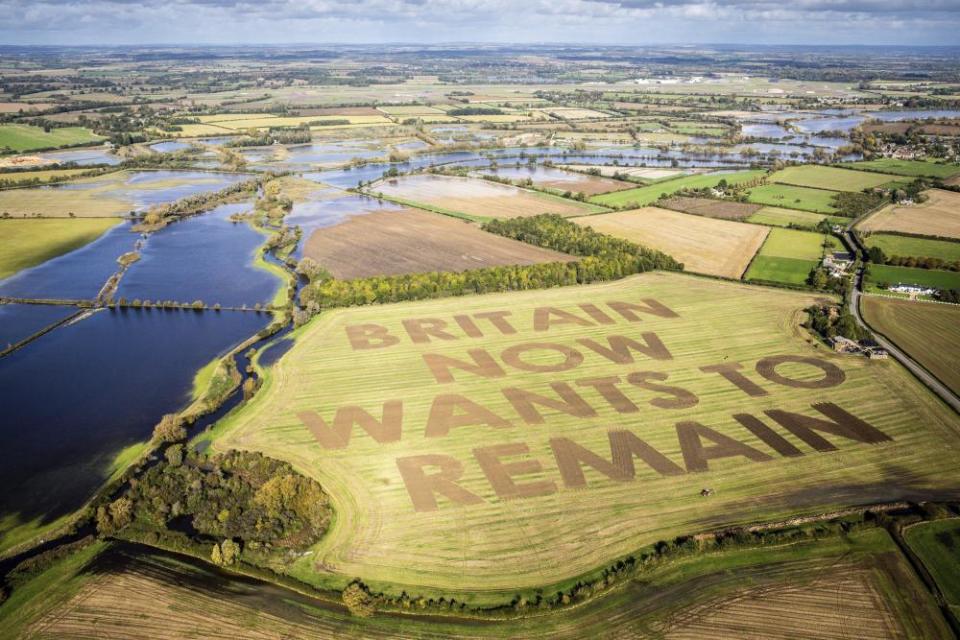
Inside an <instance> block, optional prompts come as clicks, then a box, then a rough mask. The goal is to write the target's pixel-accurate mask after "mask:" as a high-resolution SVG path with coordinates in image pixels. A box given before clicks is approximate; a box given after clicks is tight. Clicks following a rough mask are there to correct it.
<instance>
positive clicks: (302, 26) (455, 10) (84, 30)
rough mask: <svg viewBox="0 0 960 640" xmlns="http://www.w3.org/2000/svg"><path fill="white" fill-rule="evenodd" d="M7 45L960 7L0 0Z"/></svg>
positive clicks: (647, 32) (667, 27)
mask: <svg viewBox="0 0 960 640" xmlns="http://www.w3.org/2000/svg"><path fill="white" fill-rule="evenodd" d="M0 15H2V16H3V19H2V20H0V43H2V44H61V45H63V44H66V45H71V44H77V45H81V44H82V45H96V44H238V43H239V44H242V43H251V44H269V43H284V42H296V43H318V44H319V43H387V42H389V43H422V44H426V43H441V42H443V43H450V42H499V43H558V42H569V43H611V44H636V45H644V44H661V43H678V44H685V43H690V44H694V43H734V44H811V45H816V44H823V45H838V44H901V45H957V44H960V36H958V33H960V0H786V1H785V0H65V1H54V0H0Z"/></svg>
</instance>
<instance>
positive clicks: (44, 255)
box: [0, 218, 120, 280]
mask: <svg viewBox="0 0 960 640" xmlns="http://www.w3.org/2000/svg"><path fill="white" fill-rule="evenodd" d="M119 222H120V221H119V220H116V219H114V220H111V219H109V218H98V219H92V220H66V219H64V220H0V246H3V247H5V250H4V251H3V252H2V253H0V280H3V279H4V278H7V277H9V276H12V275H13V274H15V273H16V272H18V271H20V270H22V269H28V268H30V267H33V266H35V265H38V264H41V263H43V262H46V261H47V260H50V259H51V258H55V257H57V256H59V255H62V254H64V253H67V252H69V251H73V250H74V249H78V248H80V247H82V246H83V245H85V244H88V243H90V242H93V241H94V240H96V239H97V238H99V237H100V236H101V235H102V234H103V233H104V232H105V231H107V229H110V228H111V227H113V226H114V225H116V224H118V223H119Z"/></svg>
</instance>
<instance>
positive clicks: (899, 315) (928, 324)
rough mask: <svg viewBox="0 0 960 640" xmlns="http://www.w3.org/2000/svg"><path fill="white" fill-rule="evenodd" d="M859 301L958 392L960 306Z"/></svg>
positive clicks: (868, 315) (871, 320) (874, 321)
mask: <svg viewBox="0 0 960 640" xmlns="http://www.w3.org/2000/svg"><path fill="white" fill-rule="evenodd" d="M862 300H863V304H862V305H861V307H862V309H861V311H862V312H863V316H864V319H865V320H866V321H867V324H869V325H870V326H871V327H872V328H873V329H875V330H876V331H879V332H880V333H882V334H883V335H885V336H886V337H887V338H889V339H890V340H892V341H893V342H894V343H896V345H897V346H899V347H900V348H901V349H903V350H904V351H906V352H907V353H908V354H909V355H910V357H911V358H913V359H914V360H916V361H917V362H919V363H920V364H921V365H922V366H923V367H924V368H925V369H927V370H928V371H929V372H930V373H932V374H933V375H935V376H936V377H937V378H938V379H940V381H941V382H943V383H944V384H945V385H947V386H948V387H950V388H951V389H953V391H954V392H955V393H960V369H958V368H957V362H960V306H956V305H947V304H935V303H929V302H915V301H910V300H895V299H892V298H881V297H878V296H864V297H863V298H862ZM958 604H960V601H958Z"/></svg>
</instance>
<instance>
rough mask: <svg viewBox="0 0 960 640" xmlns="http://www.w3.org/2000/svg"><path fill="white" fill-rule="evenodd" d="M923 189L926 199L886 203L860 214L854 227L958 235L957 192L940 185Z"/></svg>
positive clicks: (959, 197) (959, 196) (959, 210)
mask: <svg viewBox="0 0 960 640" xmlns="http://www.w3.org/2000/svg"><path fill="white" fill-rule="evenodd" d="M925 193H926V194H927V196H928V199H927V201H926V202H922V203H920V204H912V205H906V206H904V205H896V204H889V205H887V206H885V207H884V208H882V209H880V210H879V211H877V212H876V213H874V214H873V215H870V216H867V217H866V218H864V219H863V220H862V221H861V222H860V223H858V224H857V228H858V229H860V230H862V231H899V232H901V233H915V234H919V235H924V236H937V237H941V238H958V239H960V193H954V192H952V191H944V190H942V189H930V190H929V191H926V192H925Z"/></svg>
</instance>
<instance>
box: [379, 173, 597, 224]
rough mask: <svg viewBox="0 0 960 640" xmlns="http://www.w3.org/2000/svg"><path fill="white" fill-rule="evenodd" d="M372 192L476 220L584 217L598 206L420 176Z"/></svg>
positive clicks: (385, 183)
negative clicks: (544, 216)
mask: <svg viewBox="0 0 960 640" xmlns="http://www.w3.org/2000/svg"><path fill="white" fill-rule="evenodd" d="M370 190H371V191H373V192H375V193H382V194H383V195H384V196H386V197H387V198H390V199H394V200H396V201H398V202H401V203H404V204H407V203H409V204H412V205H414V206H416V204H418V203H421V204H425V205H428V208H430V207H432V208H436V209H441V210H444V211H450V212H456V213H461V214H466V215H467V216H471V217H476V218H515V217H518V216H535V215H538V214H541V213H556V214H559V215H562V216H577V215H581V216H582V215H585V214H588V213H593V212H595V211H598V210H599V209H598V207H593V206H590V205H588V204H583V203H579V202H574V201H572V200H566V199H564V198H559V197H555V196H550V195H547V194H544V193H537V192H535V191H527V190H525V189H519V188H517V187H513V186H510V185H505V184H496V183H494V182H489V181H487V180H482V179H479V178H457V177H451V176H431V175H417V176H407V177H402V178H394V179H389V180H384V181H381V182H378V183H376V184H374V185H373V186H372V187H371V188H370Z"/></svg>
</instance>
